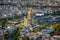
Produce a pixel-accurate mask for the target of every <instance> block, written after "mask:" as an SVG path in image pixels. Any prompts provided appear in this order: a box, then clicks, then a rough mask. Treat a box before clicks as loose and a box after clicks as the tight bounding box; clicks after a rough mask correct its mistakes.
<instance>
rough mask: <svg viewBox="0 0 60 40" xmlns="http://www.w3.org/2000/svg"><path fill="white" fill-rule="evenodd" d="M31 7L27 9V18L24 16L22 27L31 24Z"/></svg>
mask: <svg viewBox="0 0 60 40" xmlns="http://www.w3.org/2000/svg"><path fill="white" fill-rule="evenodd" d="M31 15H32V7H30V8H29V11H28V14H27V17H26V16H24V26H28V24H31V23H32V16H31Z"/></svg>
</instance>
